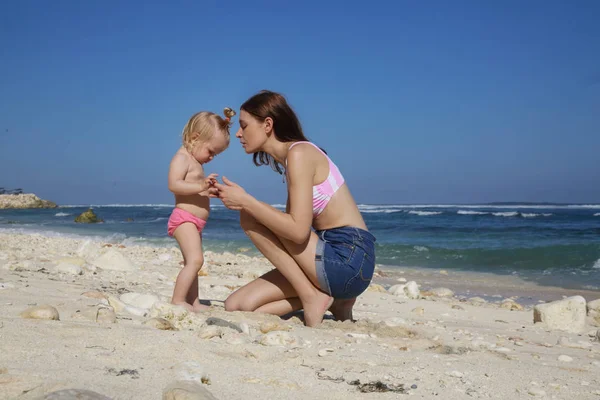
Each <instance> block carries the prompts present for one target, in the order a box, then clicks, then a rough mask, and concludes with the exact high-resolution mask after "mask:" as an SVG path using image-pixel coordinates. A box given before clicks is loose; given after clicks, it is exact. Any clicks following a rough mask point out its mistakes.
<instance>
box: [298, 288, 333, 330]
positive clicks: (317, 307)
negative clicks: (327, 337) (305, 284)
mask: <svg viewBox="0 0 600 400" xmlns="http://www.w3.org/2000/svg"><path fill="white" fill-rule="evenodd" d="M331 303H333V297H331V296H329V295H328V294H325V293H323V292H321V291H319V290H317V291H316V292H315V295H314V296H312V297H311V298H310V299H308V300H305V301H303V302H302V306H303V307H304V323H305V324H306V326H310V327H314V326H317V325H319V324H320V323H321V322H323V316H324V315H325V313H326V312H327V309H329V307H331Z"/></svg>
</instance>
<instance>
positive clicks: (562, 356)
mask: <svg viewBox="0 0 600 400" xmlns="http://www.w3.org/2000/svg"><path fill="white" fill-rule="evenodd" d="M558 361H562V362H571V361H573V357H569V356H566V355H564V354H563V355H561V356H558Z"/></svg>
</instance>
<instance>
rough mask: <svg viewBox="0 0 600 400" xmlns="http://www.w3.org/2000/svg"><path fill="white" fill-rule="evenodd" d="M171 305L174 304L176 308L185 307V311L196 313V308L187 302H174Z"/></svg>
mask: <svg viewBox="0 0 600 400" xmlns="http://www.w3.org/2000/svg"><path fill="white" fill-rule="evenodd" d="M171 304H174V305H176V306H182V307H185V309H186V310H188V311H191V312H195V311H194V307H193V306H192V305H191V304H189V303H186V302H185V301H181V302H175V301H172V302H171Z"/></svg>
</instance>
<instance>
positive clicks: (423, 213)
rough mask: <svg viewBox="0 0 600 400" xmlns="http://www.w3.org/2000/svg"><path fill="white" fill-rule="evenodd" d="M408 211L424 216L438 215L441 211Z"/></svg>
mask: <svg viewBox="0 0 600 400" xmlns="http://www.w3.org/2000/svg"><path fill="white" fill-rule="evenodd" d="M408 213H409V214H414V215H420V216H422V217H425V216H430V215H439V214H441V213H442V212H441V211H409V212H408Z"/></svg>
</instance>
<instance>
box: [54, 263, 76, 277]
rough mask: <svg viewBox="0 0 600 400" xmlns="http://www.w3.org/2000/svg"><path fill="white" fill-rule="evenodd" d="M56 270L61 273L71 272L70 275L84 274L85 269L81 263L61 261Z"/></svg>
mask: <svg viewBox="0 0 600 400" xmlns="http://www.w3.org/2000/svg"><path fill="white" fill-rule="evenodd" d="M54 270H55V271H56V272H58V273H61V274H70V275H81V274H83V269H82V268H81V267H80V266H79V265H75V264H68V263H60V264H58V265H57V266H56V267H54Z"/></svg>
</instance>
